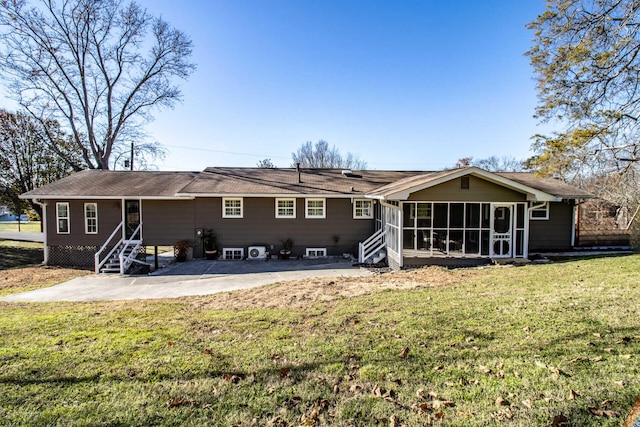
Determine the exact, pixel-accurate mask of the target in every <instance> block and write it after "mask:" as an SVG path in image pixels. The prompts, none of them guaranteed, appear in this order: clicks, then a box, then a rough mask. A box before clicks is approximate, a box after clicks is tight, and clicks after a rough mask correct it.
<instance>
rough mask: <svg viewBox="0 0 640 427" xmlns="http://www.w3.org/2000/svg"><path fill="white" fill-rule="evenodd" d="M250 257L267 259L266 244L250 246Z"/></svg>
mask: <svg viewBox="0 0 640 427" xmlns="http://www.w3.org/2000/svg"><path fill="white" fill-rule="evenodd" d="M248 259H267V248H266V247H264V246H249V256H248Z"/></svg>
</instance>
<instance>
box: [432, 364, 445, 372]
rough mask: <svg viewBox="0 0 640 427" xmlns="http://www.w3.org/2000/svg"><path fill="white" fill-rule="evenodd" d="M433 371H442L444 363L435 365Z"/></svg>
mask: <svg viewBox="0 0 640 427" xmlns="http://www.w3.org/2000/svg"><path fill="white" fill-rule="evenodd" d="M433 370H434V371H442V370H444V365H440V366H436V367H435V368H433Z"/></svg>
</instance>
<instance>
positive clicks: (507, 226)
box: [490, 203, 513, 258]
mask: <svg viewBox="0 0 640 427" xmlns="http://www.w3.org/2000/svg"><path fill="white" fill-rule="evenodd" d="M490 248H491V257H492V258H512V257H513V204H497V203H494V204H492V206H491V245H490Z"/></svg>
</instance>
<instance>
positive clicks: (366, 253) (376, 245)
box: [358, 228, 387, 264]
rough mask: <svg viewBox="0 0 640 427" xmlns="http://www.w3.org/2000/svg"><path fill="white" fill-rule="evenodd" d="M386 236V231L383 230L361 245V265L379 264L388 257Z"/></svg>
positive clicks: (359, 254)
mask: <svg viewBox="0 0 640 427" xmlns="http://www.w3.org/2000/svg"><path fill="white" fill-rule="evenodd" d="M386 235H387V232H386V230H384V229H382V228H381V229H380V230H378V231H376V232H375V233H373V234H372V235H371V236H370V237H369V238H368V239H367V240H365V241H364V242H361V243H360V244H359V248H358V262H359V263H360V264H378V263H379V262H381V261H383V260H384V259H385V258H386V257H387V251H386V250H385V249H386V247H387V241H386Z"/></svg>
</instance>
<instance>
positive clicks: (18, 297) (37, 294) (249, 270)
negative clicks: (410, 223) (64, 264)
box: [0, 258, 371, 302]
mask: <svg viewBox="0 0 640 427" xmlns="http://www.w3.org/2000/svg"><path fill="white" fill-rule="evenodd" d="M370 274H371V272H369V271H368V270H366V269H363V268H359V267H354V266H353V265H352V262H351V261H350V260H345V259H342V258H335V259H333V258H327V259H317V260H287V261H285V260H269V261H220V260H215V261H208V260H193V261H188V262H184V263H175V264H171V265H168V266H166V267H164V268H161V269H159V270H157V271H156V272H154V273H151V274H149V275H144V276H121V275H115V274H113V275H111V274H99V275H89V276H85V277H78V278H76V279H73V280H70V281H68V282H65V283H60V284H58V285H55V286H51V287H49V288H43V289H37V290H35V291H30V292H23V293H20V294H15V295H9V296H6V297H3V298H0V299H1V300H3V301H9V302H52V301H109V300H132V299H157V298H176V297H183V296H194V295H210V294H216V293H219V292H229V291H233V290H237V289H247V288H254V287H257V286H262V285H267V284H271V283H276V282H284V281H291V280H304V279H309V278H315V277H339V276H343V277H347V276H348V277H353V276H367V275H370Z"/></svg>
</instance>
